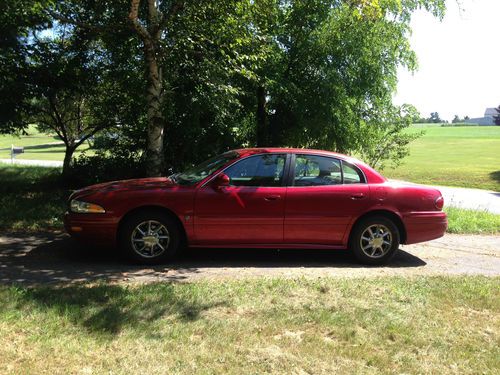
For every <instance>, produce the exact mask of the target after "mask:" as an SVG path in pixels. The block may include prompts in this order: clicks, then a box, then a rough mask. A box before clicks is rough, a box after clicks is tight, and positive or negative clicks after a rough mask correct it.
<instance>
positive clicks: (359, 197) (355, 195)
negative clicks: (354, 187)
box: [351, 193, 365, 200]
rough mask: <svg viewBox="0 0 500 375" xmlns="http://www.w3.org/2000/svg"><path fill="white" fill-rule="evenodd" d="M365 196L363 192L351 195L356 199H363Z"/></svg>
mask: <svg viewBox="0 0 500 375" xmlns="http://www.w3.org/2000/svg"><path fill="white" fill-rule="evenodd" d="M364 197H365V195H364V194H363V193H359V194H353V195H351V199H352V200H358V199H363V198H364Z"/></svg>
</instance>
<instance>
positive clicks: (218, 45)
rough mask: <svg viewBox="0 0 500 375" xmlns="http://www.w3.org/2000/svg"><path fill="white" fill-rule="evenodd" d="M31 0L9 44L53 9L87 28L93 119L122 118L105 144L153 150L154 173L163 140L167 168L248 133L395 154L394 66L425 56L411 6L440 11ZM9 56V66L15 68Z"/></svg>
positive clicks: (335, 3)
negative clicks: (30, 10) (30, 13)
mask: <svg viewBox="0 0 500 375" xmlns="http://www.w3.org/2000/svg"><path fill="white" fill-rule="evenodd" d="M23 1H24V3H32V4H35V3H36V4H38V6H39V7H38V8H36V9H37V11H36V12H35V13H36V14H38V16H39V19H35V20H31V19H30V18H29V17H28V20H27V21H24V24H23V25H24V26H23V27H22V28H20V29H18V30H17V31H15V32H14V34H15V35H16V37H14V38H13V39H12V40H13V41H14V42H15V43H14V44H16V45H17V46H18V47H19V48H21V47H22V48H25V47H26V46H27V45H29V42H28V39H29V38H26V36H27V35H29V32H31V31H30V30H33V29H36V28H37V29H47V28H51V27H53V26H52V24H54V23H55V24H59V25H68V28H67V29H68V30H70V31H71V33H73V34H74V35H72V36H71V37H72V38H76V37H78V35H80V36H82V35H84V36H85V40H86V44H85V45H86V46H87V47H88V48H89V49H88V52H89V54H90V55H92V56H97V62H98V63H97V64H96V66H95V67H96V69H97V70H98V72H97V73H95V74H94V73H92V74H91V76H95V77H99V79H100V82H99V85H93V87H94V86H95V87H98V88H99V87H100V88H104V92H105V94H104V95H103V94H99V95H97V96H96V97H99V98H100V99H99V101H98V103H99V105H95V106H94V105H92V106H89V107H88V110H89V119H100V120H103V119H106V118H107V119H108V120H109V123H110V124H111V125H112V126H113V129H112V130H108V131H107V132H104V133H102V134H103V135H101V140H102V142H100V145H101V147H102V149H101V152H100V153H101V155H102V156H105V155H107V154H109V153H114V154H116V153H121V154H123V155H124V156H126V155H127V154H128V155H129V156H133V157H134V158H137V157H139V158H142V159H143V160H144V156H145V155H148V156H149V159H148V160H149V161H148V163H147V164H150V165H152V166H153V168H152V170H154V171H152V170H150V171H149V174H155V173H156V172H155V171H157V170H158V168H159V167H160V164H161V163H160V162H159V161H158V159H157V158H156V157H155V158H153V159H151V157H150V156H151V155H153V154H154V153H155V152H156V153H158V152H160V153H161V156H162V157H164V158H165V164H164V165H165V168H164V169H163V172H162V173H166V172H167V170H169V169H170V170H171V169H174V170H178V169H181V168H183V167H185V166H186V164H191V163H194V162H197V161H199V160H200V159H204V158H206V157H207V156H210V155H213V154H216V153H219V152H221V151H224V150H227V149H229V148H234V147H242V146H269V145H273V146H295V147H314V148H323V149H329V150H335V151H340V152H345V153H352V154H356V155H360V156H362V157H363V158H365V159H366V161H367V162H369V163H371V164H374V165H379V166H380V165H382V164H383V163H384V162H386V161H388V160H394V161H397V160H400V159H401V158H402V157H403V156H404V155H405V154H406V152H407V151H406V150H407V145H408V143H409V142H410V141H411V138H412V137H410V136H408V135H405V132H404V128H405V127H407V126H409V124H410V123H411V121H412V119H413V118H414V117H415V116H416V113H415V111H414V109H413V108H412V107H411V106H407V105H405V106H399V107H398V106H394V105H393V104H392V95H393V92H394V90H395V88H396V84H397V69H398V67H399V66H405V67H406V68H408V69H410V70H413V69H415V68H416V66H417V60H416V56H415V54H414V52H413V51H412V50H411V48H410V45H409V41H408V36H409V33H410V20H411V15H412V13H413V12H414V11H415V10H416V9H421V8H423V9H426V10H427V11H430V12H432V13H433V14H434V15H436V16H437V17H441V16H442V15H443V12H444V1H443V0H343V1H339V0H220V1H205V0H193V1H176V0H163V1H149V0H148V1H146V0H143V1H140V0H139V1H137V0H121V1H99V2H96V1H94V0H79V1H76V0H64V1H58V2H53V3H52V2H46V3H43V6H40V4H42V2H36V1H31V2H30V1H28V0H15V2H23ZM8 11H9V12H17V10H12V9H10V10H8ZM28 21H29V22H28ZM30 22H31V23H30ZM14 23H15V24H22V22H17V21H14ZM21 29H22V30H24V31H22V32H21V31H20V30H21ZM26 30H28V31H26ZM23 38H24V39H23ZM87 47H86V48H87ZM22 48H21V49H22ZM8 50H9V51H11V52H9V53H15V52H16V49H15V48H10V49H8ZM93 52H95V54H93ZM3 56H4V50H3V49H2V57H3ZM5 56H7V55H6V54H5ZM6 60H7V59H6ZM6 60H5V61H6ZM14 60H15V61H21V60H22V58H21V57H15V58H13V59H11V61H14ZM5 61H4V60H1V64H0V69H4V71H6V72H7V71H12V70H13V68H12V67H11V66H8V64H6V63H5ZM51 69H52V68H51ZM85 71H90V70H89V68H88V67H87V65H85V64H82V66H81V72H85ZM13 84H15V82H14V83H13ZM85 91H86V90H85ZM16 92H17V93H19V95H21V96H22V97H24V96H26V97H29V98H31V99H32V98H34V97H35V96H36V97H40V94H38V93H37V94H36V95H33V93H26V92H23V91H22V90H18V91H16ZM88 92H89V95H93V94H91V93H92V92H93V91H92V90H89V91H88ZM101 93H102V91H101ZM4 99H5V97H4V96H2V105H3V104H4V103H5V101H4ZM14 117H15V116H11V118H14ZM6 124H7V122H6V121H3V122H2V125H0V126H2V128H3V129H4V130H11V129H12V125H13V124H14V122H13V121H10V122H9V124H11V125H10V127H7V125H6ZM17 124H18V126H21V125H20V124H21V122H18V123H17ZM158 139H161V145H160V146H159V145H158V142H156V143H155V141H158ZM159 147H160V148H159ZM152 148H155V149H154V150H153V149H152ZM120 150H121V151H120ZM156 156H158V155H156Z"/></svg>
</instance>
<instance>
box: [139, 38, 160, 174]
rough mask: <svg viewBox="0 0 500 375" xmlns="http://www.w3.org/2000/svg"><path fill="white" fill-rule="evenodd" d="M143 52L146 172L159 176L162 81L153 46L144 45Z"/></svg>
mask: <svg viewBox="0 0 500 375" xmlns="http://www.w3.org/2000/svg"><path fill="white" fill-rule="evenodd" d="M144 54H145V57H146V64H147V70H148V86H147V96H146V100H147V103H148V114H147V115H148V139H147V154H146V162H147V164H146V174H147V176H149V177H157V176H161V175H162V172H163V167H164V159H165V156H164V154H163V138H164V130H165V118H164V117H163V113H162V108H161V107H162V101H163V100H162V99H163V82H162V80H161V74H160V68H159V67H158V62H157V60H156V54H155V50H154V47H153V46H152V45H150V44H149V43H145V45H144Z"/></svg>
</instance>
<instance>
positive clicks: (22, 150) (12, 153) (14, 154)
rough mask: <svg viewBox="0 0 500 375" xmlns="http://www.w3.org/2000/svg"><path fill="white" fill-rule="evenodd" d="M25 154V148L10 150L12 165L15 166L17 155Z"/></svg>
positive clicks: (12, 148)
mask: <svg viewBox="0 0 500 375" xmlns="http://www.w3.org/2000/svg"><path fill="white" fill-rule="evenodd" d="M23 153H24V147H14V145H12V147H11V148H10V160H11V162H12V164H14V159H15V158H16V155H19V154H23Z"/></svg>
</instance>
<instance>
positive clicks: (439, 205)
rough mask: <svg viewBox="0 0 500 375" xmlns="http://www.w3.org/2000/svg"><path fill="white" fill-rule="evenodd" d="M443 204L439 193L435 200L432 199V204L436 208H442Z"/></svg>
mask: <svg viewBox="0 0 500 375" xmlns="http://www.w3.org/2000/svg"><path fill="white" fill-rule="evenodd" d="M443 205H444V199H443V196H442V195H440V196H439V197H437V198H436V200H435V201H434V206H436V208H437V209H438V210H442V209H443Z"/></svg>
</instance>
